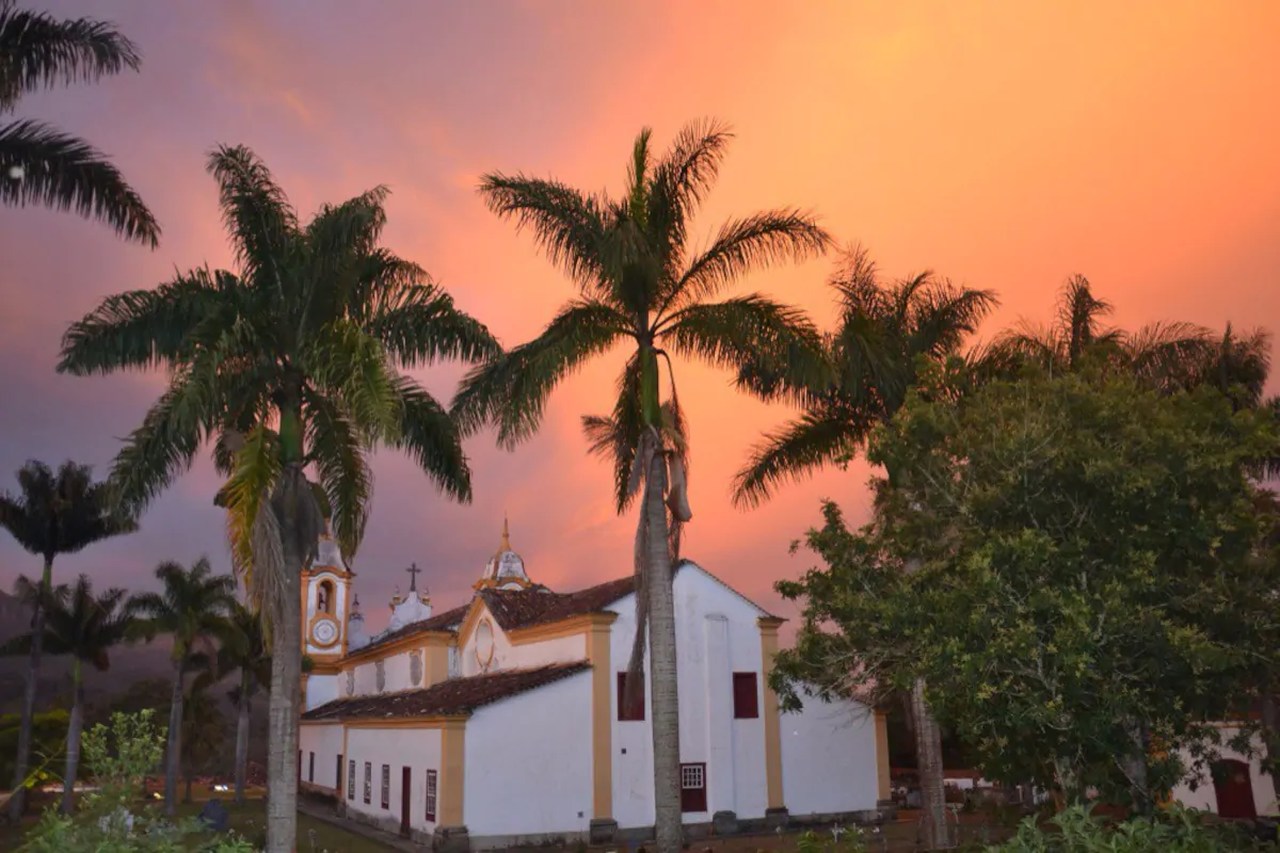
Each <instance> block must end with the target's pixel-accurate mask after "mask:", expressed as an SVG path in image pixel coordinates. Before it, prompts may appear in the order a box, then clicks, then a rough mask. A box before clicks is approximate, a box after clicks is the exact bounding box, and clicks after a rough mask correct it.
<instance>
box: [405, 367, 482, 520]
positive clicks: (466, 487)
mask: <svg viewBox="0 0 1280 853" xmlns="http://www.w3.org/2000/svg"><path fill="white" fill-rule="evenodd" d="M395 388H396V394H397V395H398V397H399V400H400V406H399V411H400V418H401V420H400V424H399V430H398V433H397V436H396V438H395V439H394V440H393V441H392V442H391V443H392V444H393V445H394V446H395V447H398V448H400V449H401V450H403V451H404V452H405V453H408V454H409V456H410V457H411V458H412V459H413V460H414V461H415V462H417V463H418V467H419V468H421V469H422V470H423V471H424V472H425V473H426V474H427V476H428V477H429V478H430V479H431V480H432V482H434V483H435V484H436V488H438V489H439V490H440V491H442V492H443V493H445V494H446V495H448V496H449V497H451V498H453V499H454V500H457V501H459V502H461V503H470V502H471V468H470V466H469V465H468V463H467V457H466V454H465V453H464V452H463V449H462V433H461V432H460V431H459V429H458V426H457V424H456V423H455V421H454V419H453V418H452V417H451V416H450V415H449V412H448V411H447V410H446V409H445V408H444V406H442V405H441V404H440V403H439V401H437V400H436V399H435V398H434V397H432V396H431V395H430V394H428V393H427V392H426V390H425V389H423V388H422V387H420V386H419V385H418V384H417V383H416V382H414V381H413V380H411V379H409V378H408V377H404V376H399V377H397V378H396V380H395Z"/></svg>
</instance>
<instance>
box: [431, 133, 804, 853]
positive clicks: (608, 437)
mask: <svg viewBox="0 0 1280 853" xmlns="http://www.w3.org/2000/svg"><path fill="white" fill-rule="evenodd" d="M729 138H730V134H729V133H728V132H727V131H726V130H725V129H724V128H723V127H721V126H719V125H716V124H713V123H705V124H693V125H690V126H688V127H686V128H685V129H683V130H682V131H681V132H680V133H679V134H678V135H677V137H676V139H675V142H674V144H673V145H672V147H671V148H670V150H669V151H667V152H666V153H665V154H664V155H662V156H660V157H658V156H655V154H654V152H653V151H652V150H651V147H650V132H649V130H647V129H646V130H643V131H641V133H640V135H639V136H638V137H637V138H636V141H635V144H634V146H633V148H632V153H631V160H630V164H629V170H628V175H627V184H626V189H625V192H624V194H623V195H621V196H619V197H611V196H608V195H605V194H596V195H588V194H586V193H583V192H580V191H579V190H576V189H573V188H571V187H568V186H566V185H564V184H561V183H559V182H556V181H553V180H545V179H539V178H529V177H525V176H523V175H515V176H508V175H504V174H490V175H486V176H485V177H484V179H483V181H482V183H481V187H480V192H481V194H482V195H483V196H484V198H485V201H486V202H487V203H488V204H489V207H490V209H492V210H493V211H494V212H495V213H497V214H498V215H499V216H502V217H504V218H510V219H514V220H515V221H516V223H517V224H518V225H519V226H520V227H528V228H530V229H531V230H532V232H533V234H534V236H535V237H536V239H537V240H538V242H539V244H540V245H541V246H542V247H543V249H544V250H545V251H546V253H547V255H548V256H549V257H550V259H551V260H552V261H553V262H555V263H556V264H558V265H559V266H561V267H562V268H563V269H564V271H565V272H566V273H567V274H568V276H569V277H570V279H571V280H572V281H573V283H574V284H575V285H576V286H577V288H578V291H579V297H578V298H577V299H574V300H572V301H571V302H569V303H568V304H567V305H565V306H564V307H563V308H562V309H561V310H560V312H559V313H558V314H557V315H556V316H555V317H554V318H553V319H552V320H551V322H550V324H549V325H548V326H547V328H546V329H545V330H544V331H543V332H542V334H541V335H539V336H538V337H537V338H535V339H534V340H532V341H530V342H529V343H526V344H523V345H521V346H518V347H516V348H514V349H512V350H511V351H510V352H509V353H507V354H505V355H503V356H501V357H500V358H496V359H492V360H490V361H489V362H488V363H486V364H484V365H482V366H481V367H479V368H477V369H475V370H474V371H472V373H471V374H469V375H468V377H467V379H466V380H465V381H464V383H463V387H462V388H461V390H460V391H459V393H458V396H457V398H456V399H455V401H454V406H453V411H454V412H455V414H456V415H457V417H458V419H459V423H460V425H461V426H462V427H463V428H464V429H467V430H473V429H476V428H479V427H480V426H481V425H483V424H485V423H495V424H496V425H497V438H498V443H499V444H500V445H502V446H504V447H508V448H511V447H514V446H515V445H516V444H518V443H519V442H521V441H522V440H524V439H527V438H529V437H530V436H531V435H533V433H534V432H536V431H537V429H538V426H539V424H540V422H541V419H542V412H543V409H544V406H545V404H546V400H547V397H548V396H549V395H550V393H551V390H552V389H553V388H554V387H555V386H556V385H557V384H558V383H559V382H560V381H561V380H563V379H564V378H565V377H567V376H568V375H570V374H571V373H573V372H574V371H576V370H577V369H579V368H580V367H581V366H582V365H583V364H584V363H585V362H586V361H588V360H589V359H592V358H595V357H597V356H600V355H603V354H605V353H606V352H609V351H611V350H613V349H615V348H616V347H618V346H619V345H625V346H626V347H627V349H628V353H627V361H626V366H625V367H624V368H623V371H622V375H621V376H620V377H619V380H618V391H617V396H616V401H615V403H614V407H613V412H612V414H611V416H609V417H606V418H598V417H589V418H587V419H586V420H585V422H584V425H585V427H586V429H587V434H588V437H589V438H590V440H591V442H592V446H593V447H594V448H596V449H597V450H598V451H600V452H602V453H604V454H606V455H607V456H608V457H609V458H610V461H611V462H612V464H613V479H614V498H615V502H616V506H617V510H618V512H619V513H621V512H624V511H625V510H626V508H627V507H628V506H629V505H630V504H631V502H632V501H633V500H634V498H635V496H636V494H637V493H638V492H639V491H640V489H641V485H643V498H642V499H641V507H642V508H641V517H640V523H639V526H638V530H637V534H636V576H637V581H638V589H637V610H638V613H637V616H638V618H639V625H640V626H641V627H640V628H639V630H638V631H637V643H636V646H635V648H634V650H633V653H632V659H631V663H630V667H629V668H630V671H631V672H632V673H633V675H637V676H638V674H639V672H640V668H641V667H642V666H643V660H644V651H645V649H644V642H645V641H644V637H645V630H644V627H643V626H644V625H646V624H647V625H648V636H649V641H650V645H651V649H652V651H651V655H650V661H651V665H652V678H651V684H652V686H653V690H652V702H651V708H652V711H653V740H654V786H655V802H656V804H657V819H656V820H657V844H658V849H659V850H661V851H663V853H672V851H676V850H679V849H680V844H681V814H680V796H679V761H680V758H679V731H678V727H677V724H678V717H677V700H676V672H675V621H674V603H673V601H672V591H671V577H672V565H673V559H674V556H675V553H676V551H677V550H678V528H679V525H680V524H682V523H683V522H685V521H688V520H689V518H690V517H691V511H690V508H689V505H688V501H687V493H686V490H685V483H684V479H685V470H686V451H687V445H686V444H685V443H684V437H685V436H686V434H687V433H686V430H685V429H684V427H683V418H682V416H681V413H680V409H679V406H678V404H677V397H676V391H675V385H674V371H673V370H672V368H671V355H680V356H686V357H692V358H697V359H701V360H703V361H706V362H709V363H711V364H715V365H719V366H722V367H728V368H730V369H733V370H738V369H739V368H740V367H742V366H744V365H745V364H747V363H754V362H759V363H760V364H762V365H763V366H766V367H768V368H770V369H781V365H786V364H788V363H796V364H798V365H799V367H801V368H802V367H804V365H805V364H806V360H805V359H804V358H803V356H804V355H805V354H806V353H810V352H812V351H813V350H814V349H816V331H815V330H814V329H813V327H812V326H811V325H810V323H809V322H808V320H806V319H805V317H804V316H803V315H802V314H801V313H800V312H799V311H797V310H796V309H794V308H789V307H787V306H784V305H780V304H778V303H777V302H775V301H773V300H771V299H768V298H766V297H764V296H762V295H759V294H751V295H748V296H739V297H733V298H728V299H724V300H721V301H712V300H714V299H715V297H716V296H717V295H718V294H720V293H721V292H723V291H724V290H725V289H726V288H728V287H729V286H730V285H732V284H734V283H735V282H736V281H737V280H738V279H739V278H741V277H742V276H744V275H745V274H747V273H748V272H750V271H752V270H753V269H759V268H763V267H767V266H770V265H772V264H775V263H778V262H781V261H785V260H788V259H792V258H805V257H812V256H813V255H816V254H820V253H821V252H823V251H824V250H825V249H826V247H827V245H828V237H827V235H826V233H825V232H824V231H823V230H822V229H821V228H819V227H818V226H817V225H816V224H815V222H814V220H813V218H812V217H810V216H808V215H807V214H804V213H802V212H799V211H795V210H776V211H768V212H764V213H757V214H753V215H751V216H747V217H744V218H741V219H732V220H730V221H728V222H726V223H725V224H723V225H722V226H721V227H720V229H719V231H718V232H716V235H715V237H714V238H713V239H712V240H711V243H710V245H709V246H708V247H707V248H706V249H705V250H703V251H701V252H697V251H695V250H694V248H693V246H692V245H691V243H692V242H693V241H692V238H691V235H690V232H689V229H690V225H691V220H692V217H693V215H694V213H695V212H696V210H697V208H698V207H699V205H700V203H701V202H702V199H703V197H704V196H705V195H706V193H707V192H708V191H709V190H710V189H711V186H712V184H713V183H714V181H715V178H716V175H717V172H718V171H719V165H720V161H721V158H722V157H723V154H724V151H725V147H726V145H727V144H728V141H729ZM663 361H665V362H666V364H667V368H668V377H669V379H670V382H669V384H668V387H667V393H666V400H665V402H664V400H663V393H662V390H661V384H662V383H661V382H660V374H661V372H662V371H661V362H663ZM664 503H665V505H664ZM668 513H670V516H669V515H668ZM631 681H632V683H635V684H639V683H640V682H641V679H640V678H638V677H636V678H633V679H632V680H631Z"/></svg>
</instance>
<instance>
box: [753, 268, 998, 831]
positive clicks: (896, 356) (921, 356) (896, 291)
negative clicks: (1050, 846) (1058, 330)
mask: <svg viewBox="0 0 1280 853" xmlns="http://www.w3.org/2000/svg"><path fill="white" fill-rule="evenodd" d="M830 284H831V287H832V288H834V289H835V291H836V294H837V306H838V312H839V314H838V319H837V323H836V329H835V331H834V332H832V333H830V334H827V335H825V336H824V338H823V351H824V353H825V358H826V360H827V361H828V362H829V364H830V365H831V367H832V379H831V380H829V381H826V382H823V383H818V384H814V383H797V382H795V381H793V380H791V379H789V378H788V377H787V376H786V375H785V374H779V373H776V372H771V371H768V370H758V369H755V368H754V367H752V368H749V369H748V370H745V371H742V372H740V374H739V381H740V383H741V384H742V385H743V386H744V387H746V388H748V389H749V390H751V391H753V392H755V393H757V394H759V395H760V396H762V397H764V398H766V399H779V398H782V399H790V400H792V401H798V402H799V403H800V404H801V405H802V406H803V408H804V412H803V414H802V415H801V416H800V417H799V418H798V419H797V420H795V421H793V422H791V423H790V424H787V425H786V426H784V427H783V428H781V429H780V430H777V431H775V432H773V433H770V434H769V435H767V436H766V437H765V439H764V440H763V441H762V442H761V443H760V444H758V445H757V446H756V447H755V448H753V449H752V451H751V456H750V458H749V460H748V462H747V464H746V465H745V466H744V467H743V468H742V469H741V470H740V471H739V472H738V475H737V477H736V479H735V482H734V502H735V503H736V504H738V505H739V506H753V505H756V504H759V503H760V502H761V501H763V500H765V499H766V498H767V497H769V495H770V494H771V492H772V491H773V490H774V489H776V487H777V486H778V485H780V484H781V483H782V482H784V481H786V480H788V479H792V480H798V479H801V478H803V477H805V476H807V475H809V474H811V473H813V472H814V471H816V470H817V469H819V468H821V467H824V466H827V465H831V464H833V463H835V464H840V463H843V462H846V461H848V460H850V459H852V458H853V457H854V456H856V455H857V454H859V453H863V452H865V450H866V446H867V439H868V438H869V437H870V435H871V431H872V430H873V429H874V428H875V427H876V426H877V425H878V424H882V423H886V422H888V421H889V420H891V419H892V418H893V416H894V415H895V414H897V412H898V410H899V409H900V408H901V407H902V406H903V404H904V403H905V402H906V399H907V394H908V392H910V391H911V389H912V388H914V387H916V385H917V378H918V374H919V371H920V368H921V366H922V363H925V362H935V363H936V362H940V361H943V360H945V359H947V358H948V357H950V356H953V355H956V354H958V353H959V351H960V346H961V345H962V344H963V343H964V341H965V339H966V338H967V337H968V336H969V335H971V334H972V333H973V332H974V331H975V330H976V329H977V326H978V323H980V322H981V320H982V318H983V317H985V316H986V315H987V314H988V313H989V312H990V311H991V309H992V308H994V307H995V305H996V298H995V295H994V294H993V293H992V292H991V291H987V290H975V289H972V288H965V287H957V286H955V285H952V284H951V283H950V282H947V281H940V280H937V279H935V278H934V276H933V275H932V274H931V273H927V272H926V273H922V274H920V275H917V276H915V277H913V278H909V279H905V280H903V281H899V282H896V283H894V284H892V285H887V286H886V285H884V284H882V283H881V282H880V280H879V272H878V270H877V269H876V265H875V263H874V261H872V260H871V257H870V255H869V254H868V252H867V251H866V249H864V248H862V247H860V246H853V247H851V248H849V249H848V250H846V251H845V253H844V256H843V258H842V260H841V263H840V265H839V266H838V267H837V269H836V272H835V274H834V275H833V276H832V277H831V279H830ZM896 473H897V472H895V471H888V472H887V474H888V476H889V479H890V481H891V482H892V481H893V480H894V477H895V474H896ZM925 691H926V684H925V683H924V681H923V679H918V680H917V681H916V682H915V683H914V684H913V685H912V690H911V697H910V706H911V716H912V719H913V722H914V726H913V728H914V730H915V737H916V756H917V762H918V770H919V774H920V787H921V792H922V794H923V799H924V805H925V809H926V812H927V816H928V821H927V828H928V832H929V833H930V843H931V844H932V845H933V846H935V847H941V846H946V844H947V843H948V839H947V826H946V821H945V819H944V812H945V808H946V800H945V795H944V791H943V766H942V734H941V731H940V729H939V728H938V724H937V722H936V721H935V719H934V716H933V713H932V711H931V710H930V708H929V704H928V702H927V701H926V697H925Z"/></svg>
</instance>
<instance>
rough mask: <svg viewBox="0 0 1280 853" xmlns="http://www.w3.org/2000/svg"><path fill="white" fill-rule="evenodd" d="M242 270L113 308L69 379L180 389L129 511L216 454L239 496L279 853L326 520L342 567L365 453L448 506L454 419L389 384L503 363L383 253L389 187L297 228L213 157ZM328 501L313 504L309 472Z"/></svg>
mask: <svg viewBox="0 0 1280 853" xmlns="http://www.w3.org/2000/svg"><path fill="white" fill-rule="evenodd" d="M209 171H210V172H211V174H212V175H213V177H214V179H215V180H216V181H217V183H218V189H219V202H220V207H221V210H222V215H223V220H224V222H225V223H226V226H227V230H228V232H229V233H230V236H231V242H232V245H233V247H234V248H235V252H236V259H237V263H238V267H239V271H238V272H236V273H232V272H228V271H225V270H209V269H207V268H197V269H194V270H191V271H189V272H186V273H180V274H179V275H177V276H176V277H175V278H174V279H173V280H172V281H170V282H168V283H166V284H162V285H161V286H159V287H158V288H156V289H154V290H138V291H131V292H129V293H124V294H120V295H118V296H113V297H110V298H108V299H107V300H105V301H104V302H103V303H102V305H101V306H99V307H98V308H97V309H96V310H95V311H94V312H92V313H91V314H89V315H88V316H87V317H85V318H84V319H83V320H81V321H80V322H78V323H75V324H74V325H72V327H71V328H70V329H69V330H68V332H67V333H66V335H65V337H64V339H63V351H62V361H61V363H60V364H59V370H60V371H65V372H70V373H75V374H79V375H86V374H93V373H108V372H112V371H116V370H129V369H133V370H146V369H150V368H154V367H163V368H166V369H167V370H168V371H169V375H170V381H169V387H168V389H167V390H166V391H165V393H164V394H163V395H162V396H161V398H160V399H159V400H158V401H157V402H156V404H155V405H154V406H153V407H152V408H151V411H149V412H148V413H147V416H146V418H145V419H144V421H143V424H142V426H141V427H139V428H138V429H137V430H135V431H134V433H133V434H132V435H131V436H130V438H129V440H128V441H127V442H126V444H125V447H124V449H123V451H121V453H120V455H119V456H118V457H117V459H116V462H115V466H114V468H113V471H112V478H113V481H114V482H115V484H116V485H117V487H118V490H119V495H120V499H121V501H122V503H123V504H124V505H125V506H128V507H141V506H143V505H145V504H147V503H148V502H150V501H151V500H152V499H154V498H155V496H156V495H157V494H158V493H159V492H160V491H161V490H162V489H163V488H164V487H165V486H167V485H168V484H169V483H170V482H172V481H173V479H174V478H175V477H177V476H178V475H179V474H180V473H181V472H183V471H184V470H186V469H187V468H188V467H189V466H190V464H191V462H192V460H193V459H194V458H195V455H196V454H197V453H198V452H199V450H200V448H201V447H202V446H203V445H205V444H206V443H207V442H213V454H214V460H215V463H216V465H217V467H218V469H219V471H220V472H221V473H223V474H224V475H225V476H227V478H228V480H227V482H226V485H225V486H224V488H223V489H222V490H221V491H220V493H219V496H218V500H219V502H220V503H221V504H222V505H224V506H226V508H227V511H228V518H229V527H230V532H231V540H232V543H231V544H232V554H233V558H234V560H235V566H236V569H237V571H239V572H240V574H241V577H242V579H243V580H244V581H245V583H246V586H247V589H248V591H249V593H250V595H251V597H252V598H253V599H254V602H255V607H256V608H257V610H258V612H260V613H261V614H262V615H263V616H264V618H265V619H266V620H267V622H268V625H267V627H268V628H269V629H270V637H271V642H272V648H273V650H274V653H273V655H272V667H273V671H272V684H273V685H274V686H276V687H278V689H273V690H272V693H271V709H270V726H271V734H270V744H271V752H270V755H269V761H268V776H269V780H270V785H271V799H270V804H269V807H268V809H269V813H268V837H269V849H270V850H271V851H273V853H288V851H291V850H292V849H293V847H294V843H295V836H296V832H297V808H296V806H297V776H296V772H295V767H294V761H295V758H294V756H295V755H296V750H297V741H298V725H297V721H298V702H299V696H300V692H299V677H300V666H301V660H300V656H299V654H298V649H299V648H301V644H302V627H301V614H300V613H299V609H298V601H299V600H300V598H301V586H300V585H301V571H302V569H303V567H304V566H306V565H308V564H309V563H310V560H311V558H312V555H313V552H314V550H315V548H316V543H317V540H318V537H319V535H320V532H321V525H322V514H323V513H325V512H328V513H331V516H332V519H333V522H334V527H335V531H334V532H335V534H336V537H337V539H338V541H339V542H340V544H341V546H342V549H343V553H345V554H349V555H352V554H355V553H356V552H357V550H358V548H359V544H360V540H361V537H362V536H363V534H364V526H365V520H366V519H367V517H368V512H369V502H370V496H371V489H372V479H371V476H370V473H369V466H368V462H367V455H368V453H369V452H370V451H372V450H373V449H374V448H376V447H378V446H382V445H389V446H392V447H397V448H400V449H402V450H404V451H405V452H406V453H408V454H409V455H410V456H411V457H412V458H413V460H414V461H415V462H416V463H417V464H418V465H419V467H421V468H422V470H423V471H424V472H425V473H426V474H427V476H428V477H430V478H431V480H432V481H433V482H434V483H435V484H436V485H437V486H438V487H439V488H440V489H441V490H442V491H443V492H444V493H445V494H447V495H448V496H450V497H452V498H454V499H456V500H459V501H468V500H470V498H471V474H470V469H469V468H468V465H467V459H466V456H465V455H464V453H463V451H462V441H461V436H460V434H459V432H458V430H457V428H456V427H455V425H454V422H453V420H452V419H451V418H450V417H449V414H448V412H446V411H445V408H444V407H443V406H442V405H440V403H438V402H437V401H436V400H435V398H433V397H432V396H431V395H430V394H429V393H427V391H426V390H424V389H423V388H422V387H421V386H420V385H418V383H416V382H415V381H413V380H412V379H410V378H409V377H408V376H406V375H404V374H403V373H401V372H400V371H399V370H398V369H397V364H399V365H403V366H406V367H420V366H424V365H429V364H432V363H434V362H436V361H437V360H440V359H461V360H464V361H478V360H481V359H483V358H487V357H490V356H493V355H494V354H496V353H497V352H498V351H499V350H498V346H497V343H496V342H495V341H494V339H493V337H492V336H491V335H490V334H489V332H488V330H487V329H485V327H484V326H483V325H481V324H480V323H478V322H476V321H475V320H474V319H472V318H471V317H469V316H468V315H467V314H465V313H464V312H462V311H460V310H459V309H458V308H457V307H456V306H455V305H454V303H453V300H452V298H450V296H449V295H448V294H447V293H446V292H444V291H443V290H441V289H440V288H439V287H437V286H436V285H435V284H433V283H432V282H431V280H430V279H429V277H428V276H427V274H426V273H425V272H424V271H423V270H422V269H421V268H420V267H419V266H418V265H417V264H414V263H412V262H409V261H406V260H403V259H401V258H399V257H397V256H396V255H394V254H393V253H391V252H390V251H388V250H387V249H386V248H384V247H382V246H381V245H379V241H380V237H381V233H382V229H383V227H384V225H385V224H386V211H385V209H384V202H385V200H386V198H387V190H386V188H384V187H377V188H375V189H373V190H370V191H369V192H367V193H364V194H363V195H360V196H357V197H356V198H353V199H351V200H349V201H346V202H344V203H342V204H339V205H325V206H323V207H322V208H321V209H320V211H319V213H318V214H317V215H316V216H315V217H314V218H313V219H312V220H311V221H310V222H308V223H306V224H303V223H301V222H299V219H298V215H297V212H296V211H295V210H294V209H293V207H292V206H291V205H290V204H289V202H288V200H287V199H286V197H285V194H284V191H283V190H282V189H281V188H280V187H279V186H278V185H277V184H276V183H275V181H274V180H273V178H272V176H271V173H270V172H269V171H268V170H267V168H266V166H265V165H264V164H263V163H262V161H261V160H259V159H258V158H257V157H256V156H254V154H253V153H252V152H251V151H249V150H248V149H247V148H242V147H237V148H219V149H217V150H216V151H214V152H213V153H212V154H211V155H210V157H209ZM307 471H310V472H312V474H313V476H314V478H315V480H316V484H317V485H318V486H319V492H320V493H321V494H320V495H319V496H317V494H316V491H315V490H313V488H312V485H313V484H312V483H311V482H309V480H308V478H307V474H306V472H307Z"/></svg>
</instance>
